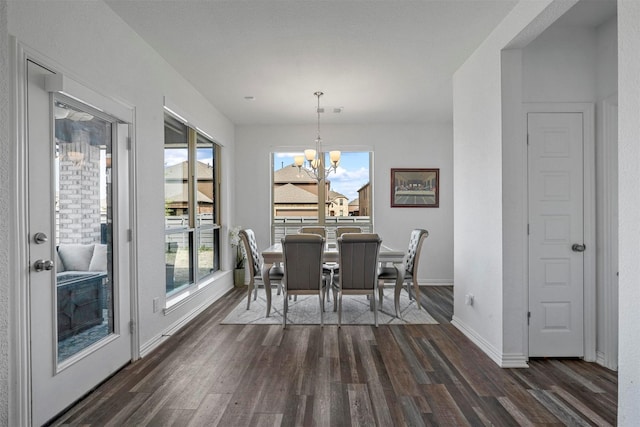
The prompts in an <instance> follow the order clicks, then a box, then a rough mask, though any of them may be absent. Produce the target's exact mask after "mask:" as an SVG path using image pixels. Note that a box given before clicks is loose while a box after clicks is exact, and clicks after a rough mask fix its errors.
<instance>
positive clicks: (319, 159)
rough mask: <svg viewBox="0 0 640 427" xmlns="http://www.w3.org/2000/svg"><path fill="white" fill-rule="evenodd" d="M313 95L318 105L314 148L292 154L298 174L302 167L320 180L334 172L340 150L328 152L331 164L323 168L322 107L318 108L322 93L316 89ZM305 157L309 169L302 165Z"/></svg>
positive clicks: (338, 160)
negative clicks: (295, 154)
mask: <svg viewBox="0 0 640 427" xmlns="http://www.w3.org/2000/svg"><path fill="white" fill-rule="evenodd" d="M314 95H315V96H316V97H317V98H318V106H317V108H316V113H317V114H318V133H317V136H316V148H315V149H312V148H310V149H307V150H304V156H302V155H297V156H294V158H293V161H294V164H295V165H296V166H297V167H298V174H299V173H300V170H301V169H304V170H305V171H306V172H307V173H308V174H309V175H311V176H312V177H313V178H315V179H316V180H318V182H320V181H322V180H323V179H324V178H325V177H326V176H327V175H329V174H330V173H331V172H332V171H333V172H336V170H337V168H338V163H339V162H340V151H335V150H334V151H330V152H329V159H330V162H331V164H330V165H329V167H328V168H326V169H325V168H324V152H323V151H322V138H320V112H322V111H323V109H321V108H320V97H321V96H322V95H324V93H322V92H320V91H318V92H315V93H314ZM305 158H306V159H307V164H308V166H309V168H310V169H311V170H309V169H307V168H304V167H303V165H304V159H305Z"/></svg>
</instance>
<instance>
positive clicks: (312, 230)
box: [298, 227, 327, 239]
mask: <svg viewBox="0 0 640 427" xmlns="http://www.w3.org/2000/svg"><path fill="white" fill-rule="evenodd" d="M298 234H317V235H318V236H322V237H324V238H325V239H326V238H327V229H326V228H324V227H300V228H299V229H298Z"/></svg>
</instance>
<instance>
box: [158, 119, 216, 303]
mask: <svg viewBox="0 0 640 427" xmlns="http://www.w3.org/2000/svg"><path fill="white" fill-rule="evenodd" d="M163 117H164V119H163V126H164V128H165V129H166V128H167V125H168V123H169V121H176V122H179V123H180V124H181V125H182V126H184V129H185V131H186V150H187V159H186V160H185V161H186V162H187V177H186V178H187V190H186V196H187V201H186V211H187V214H186V216H187V221H186V224H184V226H178V227H169V226H168V225H167V224H168V223H167V218H168V216H167V212H168V210H170V209H175V208H169V207H167V185H166V184H167V178H166V177H165V187H164V193H165V194H164V211H165V215H164V217H165V241H164V245H165V257H166V254H167V253H169V252H168V251H169V249H168V248H169V242H168V240H167V236H170V235H173V234H179V233H183V234H184V233H186V235H187V236H188V237H187V239H186V241H187V242H188V243H187V245H188V254H189V255H188V257H189V260H188V266H189V267H188V268H189V273H188V275H189V279H188V282H187V283H184V284H181V285H179V286H178V287H176V288H173V289H170V290H169V289H167V287H168V284H167V282H168V280H169V264H168V263H167V261H166V259H165V264H166V265H167V267H166V269H167V275H166V277H165V280H166V282H165V295H166V298H167V300H170V299H181V298H182V296H183V294H189V293H191V291H193V290H194V289H199V288H200V287H201V286H202V285H203V284H204V283H206V282H209V281H210V280H211V278H212V276H213V275H214V274H215V273H217V272H218V271H220V269H221V253H220V250H221V247H222V245H221V243H222V242H221V235H220V230H221V229H222V226H221V224H220V213H221V209H220V207H221V194H220V164H221V159H220V156H221V151H222V150H221V145H220V144H219V143H218V142H216V141H215V139H213V138H212V137H210V136H209V135H207V134H205V133H204V132H202V131H200V130H199V129H198V128H197V126H194V125H193V124H191V123H189V122H188V121H186V120H184V119H183V118H182V117H181V116H179V115H177V114H176V113H174V112H173V111H171V110H169V109H167V108H166V107H165V111H164V116H163ZM201 141H206V143H210V144H211V154H212V164H211V168H212V169H213V171H212V175H211V179H212V188H211V190H212V198H211V200H212V207H211V209H212V217H211V222H210V223H203V222H202V218H201V216H200V212H199V209H200V206H199V203H200V200H198V192H199V186H198V182H199V181H198V162H199V160H198V150H199V149H201V146H200V145H199V144H200V142H201ZM168 148H170V145H167V140H166V135H165V140H164V144H163V150H164V152H165V157H164V158H163V160H166V150H167V149H168ZM207 149H208V148H207ZM185 161H183V162H181V163H178V164H182V163H184V162H185ZM172 166H175V165H172ZM164 167H165V171H166V169H167V168H168V167H167V166H166V164H165V166H164ZM169 167H171V166H169ZM182 179H183V180H184V177H183V178H182ZM174 213H175V212H174ZM205 232H211V233H212V238H211V240H212V242H211V245H212V257H213V258H212V260H211V261H212V265H211V268H210V270H209V273H206V274H203V275H201V271H200V270H199V268H200V265H199V254H200V251H201V247H202V245H201V244H200V243H201V242H202V235H203V234H204V233H205ZM172 274H173V272H172ZM172 279H173V276H172Z"/></svg>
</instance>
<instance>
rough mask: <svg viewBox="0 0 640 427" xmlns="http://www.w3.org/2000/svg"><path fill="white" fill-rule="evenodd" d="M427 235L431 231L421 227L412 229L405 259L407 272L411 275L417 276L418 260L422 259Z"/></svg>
mask: <svg viewBox="0 0 640 427" xmlns="http://www.w3.org/2000/svg"><path fill="white" fill-rule="evenodd" d="M427 236H429V232H428V231H427V230H423V229H421V228H416V229H415V230H412V231H411V237H410V238H409V248H408V249H407V254H406V255H405V259H404V268H405V273H409V274H411V276H415V272H416V271H418V262H419V261H420V251H421V250H422V243H423V242H424V239H426V238H427Z"/></svg>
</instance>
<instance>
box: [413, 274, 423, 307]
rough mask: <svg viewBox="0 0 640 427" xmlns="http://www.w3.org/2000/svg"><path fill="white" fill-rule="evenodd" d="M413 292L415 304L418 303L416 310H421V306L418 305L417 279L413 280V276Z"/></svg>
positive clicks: (418, 287)
mask: <svg viewBox="0 0 640 427" xmlns="http://www.w3.org/2000/svg"><path fill="white" fill-rule="evenodd" d="M413 293H414V294H415V298H416V304H417V305H418V310H421V309H422V306H421V305H420V286H419V285H418V281H417V280H415V277H414V281H413Z"/></svg>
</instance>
